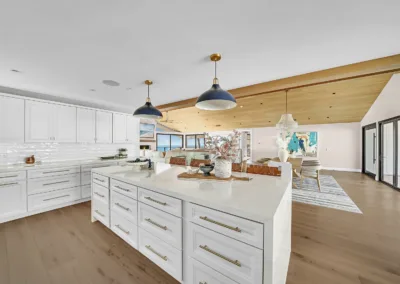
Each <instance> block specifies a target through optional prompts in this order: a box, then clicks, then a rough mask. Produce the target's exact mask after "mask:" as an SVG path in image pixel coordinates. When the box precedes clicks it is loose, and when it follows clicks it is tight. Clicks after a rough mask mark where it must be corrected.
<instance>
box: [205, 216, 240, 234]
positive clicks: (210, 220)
mask: <svg viewBox="0 0 400 284" xmlns="http://www.w3.org/2000/svg"><path fill="white" fill-rule="evenodd" d="M200 219H202V220H204V221H207V222H210V223H213V224H215V225H218V226H221V227H224V228H227V229H229V230H232V231H235V232H238V233H241V232H242V230H241V229H239V227H236V228H235V227H232V226H229V225H225V224H223V223H220V222H218V221H214V220H212V219H210V218H208V217H207V216H200Z"/></svg>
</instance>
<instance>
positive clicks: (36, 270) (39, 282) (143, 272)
mask: <svg viewBox="0 0 400 284" xmlns="http://www.w3.org/2000/svg"><path fill="white" fill-rule="evenodd" d="M324 174H331V175H333V176H334V177H335V178H336V180H337V181H338V182H339V184H340V185H341V186H342V187H343V188H344V190H345V191H346V192H347V194H348V195H349V196H350V197H351V198H352V199H353V201H354V202H355V203H356V204H357V206H358V207H359V208H360V209H361V211H363V213H364V214H363V215H359V214H354V213H348V212H344V211H338V210H333V209H328V208H323V207H316V206H311V205H306V204H301V203H293V226H292V256H291V260H290V267H289V274H288V279H287V284H302V283H304V284H314V283H315V284H347V283H360V284H377V283H383V284H385V283H391V284H396V283H400V192H398V191H395V190H393V189H391V188H389V187H387V186H385V185H383V184H381V183H377V182H375V181H374V180H372V179H370V178H369V177H367V176H364V175H362V174H358V173H344V172H324ZM47 283H49V284H64V283H65V284H89V283H90V284H103V283H104V284H105V283H107V284H117V283H120V284H128V283H129V284H153V283H154V284H155V283H174V284H175V283H178V282H177V281H175V280H174V279H173V278H172V277H171V276H169V275H168V274H167V273H165V272H163V271H162V270H161V269H160V268H158V267H157V265H155V264H153V263H152V262H151V261H150V260H148V259H147V258H146V257H144V256H142V255H141V254H140V253H139V252H137V251H136V250H135V249H132V248H131V247H129V246H128V245H127V244H126V243H125V242H124V241H122V240H121V239H120V238H119V237H117V236H116V235H115V234H113V233H112V232H111V231H110V230H108V229H107V228H105V227H104V226H103V225H101V224H100V223H98V222H97V223H94V224H92V223H90V203H83V204H78V205H75V206H71V207H66V208H62V209H59V210H54V211H51V212H46V213H43V214H39V215H35V216H31V217H28V218H24V219H20V220H16V221H12V222H8V223H4V224H0V284H47ZM196 284H197V283H196Z"/></svg>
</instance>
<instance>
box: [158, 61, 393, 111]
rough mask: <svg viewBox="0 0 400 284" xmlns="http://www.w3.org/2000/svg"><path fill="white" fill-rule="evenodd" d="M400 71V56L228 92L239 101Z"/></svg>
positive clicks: (176, 105) (172, 106)
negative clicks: (239, 99)
mask: <svg viewBox="0 0 400 284" xmlns="http://www.w3.org/2000/svg"><path fill="white" fill-rule="evenodd" d="M397 72H400V54H397V55H393V56H388V57H383V58H378V59H373V60H368V61H363V62H359V63H354V64H350V65H345V66H340V67H335V68H331V69H326V70H322V71H316V72H312V73H307V74H303V75H298V76H293V77H289V78H284V79H278V80H274V81H269V82H265V83H260V84H255V85H251V86H247V87H242V88H237V89H232V90H229V92H230V93H231V94H232V95H234V97H235V98H236V99H238V98H245V97H252V96H259V95H264V94H268V93H274V92H280V91H283V90H288V89H297V88H304V87H310V86H316V85H321V84H328V83H333V82H339V81H344V80H352V79H356V78H363V77H368V76H374V75H380V74H386V73H397ZM196 101H197V98H192V99H186V100H182V101H177V102H173V103H168V104H163V105H159V106H157V109H159V110H160V111H171V110H176V109H182V108H188V107H193V106H194V105H195V104H196Z"/></svg>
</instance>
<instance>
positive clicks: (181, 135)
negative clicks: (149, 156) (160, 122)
mask: <svg viewBox="0 0 400 284" xmlns="http://www.w3.org/2000/svg"><path fill="white" fill-rule="evenodd" d="M158 135H164V136H169V147H168V148H169V150H166V148H167V147H164V151H163V152H166V151H171V150H173V149H172V147H171V144H172V136H180V137H181V141H182V144H181V147H180V149H183V136H184V135H183V134H171V133H157V134H156V150H157V151H158ZM174 149H177V148H174Z"/></svg>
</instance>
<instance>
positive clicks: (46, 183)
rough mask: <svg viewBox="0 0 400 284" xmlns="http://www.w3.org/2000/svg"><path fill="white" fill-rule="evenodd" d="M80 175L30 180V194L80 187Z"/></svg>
mask: <svg viewBox="0 0 400 284" xmlns="http://www.w3.org/2000/svg"><path fill="white" fill-rule="evenodd" d="M80 185H81V184H80V174H79V173H76V174H70V175H63V176H55V177H44V178H36V179H30V180H29V181H28V194H29V195H32V194H37V193H41V192H48V191H53V190H59V189H64V188H71V187H77V186H80Z"/></svg>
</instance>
